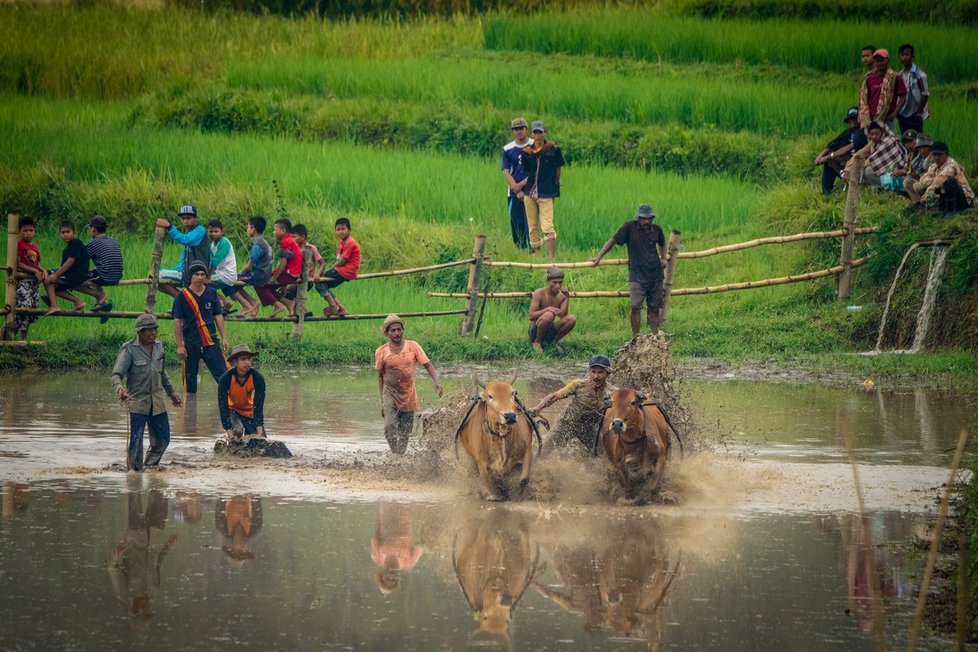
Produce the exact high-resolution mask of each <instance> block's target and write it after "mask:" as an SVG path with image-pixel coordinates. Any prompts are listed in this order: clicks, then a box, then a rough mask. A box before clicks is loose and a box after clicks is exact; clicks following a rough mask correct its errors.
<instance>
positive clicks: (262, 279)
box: [236, 215, 272, 318]
mask: <svg viewBox="0 0 978 652" xmlns="http://www.w3.org/2000/svg"><path fill="white" fill-rule="evenodd" d="M267 225H268V222H267V221H266V220H265V218H264V217H262V216H261V215H254V216H252V217H249V218H248V237H250V238H251V252H250V253H249V254H248V263H247V264H246V265H245V266H244V267H242V268H241V272H240V273H239V274H238V280H239V281H244V282H245V283H247V284H248V285H253V286H255V287H262V286H264V285H267V284H268V281H269V280H270V279H271V277H272V247H271V245H269V244H268V241H267V240H265V237H264V236H263V235H262V234H263V233H265V227H266V226H267ZM242 297H244V298H245V300H246V301H248V302H249V303H251V304H252V305H251V306H249V307H246V308H245V309H244V310H242V311H241V317H242V318H245V317H257V316H258V311H259V310H260V309H261V302H260V301H258V299H252V298H251V297H250V296H249V295H248V292H247V291H246V290H245V289H244V288H241V291H240V292H238V294H237V296H236V298H237V299H238V300H239V301H240V300H241V298H242ZM241 304H242V305H244V301H242V302H241Z"/></svg>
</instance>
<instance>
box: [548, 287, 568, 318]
mask: <svg viewBox="0 0 978 652" xmlns="http://www.w3.org/2000/svg"><path fill="white" fill-rule="evenodd" d="M559 296H560V298H559V299H558V300H557V302H558V303H557V306H556V307H551V310H553V312H554V315H555V316H556V317H557V318H558V319H563V318H564V317H566V316H567V311H568V310H569V309H570V293H569V292H567V288H560V295H559Z"/></svg>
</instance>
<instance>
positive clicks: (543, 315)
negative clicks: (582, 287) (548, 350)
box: [527, 267, 577, 355]
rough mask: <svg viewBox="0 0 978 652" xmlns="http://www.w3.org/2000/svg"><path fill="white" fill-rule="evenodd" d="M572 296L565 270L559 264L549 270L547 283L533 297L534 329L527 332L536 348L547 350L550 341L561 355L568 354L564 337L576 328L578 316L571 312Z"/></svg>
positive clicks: (531, 311) (531, 316) (531, 305)
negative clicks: (566, 281)
mask: <svg viewBox="0 0 978 652" xmlns="http://www.w3.org/2000/svg"><path fill="white" fill-rule="evenodd" d="M569 307H570V295H569V294H568V292H567V289H566V288H564V272H563V271H562V270H561V269H560V268H558V267H551V268H549V269H548V270H547V285H546V287H542V288H539V289H537V290H534V291H533V297H532V298H531V299H530V328H529V330H528V331H527V334H528V335H529V337H530V342H531V343H532V344H533V350H534V351H536V352H537V353H543V345H544V344H545V343H547V342H549V343H550V344H551V345H552V346H553V347H554V352H555V353H556V354H557V355H564V347H562V346H561V345H560V340H562V339H564V336H565V335H567V334H568V333H570V332H571V331H572V330H574V326H576V325H577V317H575V316H574V315H568V314H567V310H568V308H569Z"/></svg>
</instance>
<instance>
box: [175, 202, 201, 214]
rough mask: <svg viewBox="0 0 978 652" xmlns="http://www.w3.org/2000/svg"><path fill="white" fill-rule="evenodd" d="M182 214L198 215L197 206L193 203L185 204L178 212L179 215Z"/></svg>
mask: <svg viewBox="0 0 978 652" xmlns="http://www.w3.org/2000/svg"><path fill="white" fill-rule="evenodd" d="M181 215H193V216H194V217H197V207H196V206H194V205H193V204H184V205H183V206H181V207H180V210H179V211H178V212H177V216H178V217H179V216H181Z"/></svg>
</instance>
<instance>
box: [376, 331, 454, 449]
mask: <svg viewBox="0 0 978 652" xmlns="http://www.w3.org/2000/svg"><path fill="white" fill-rule="evenodd" d="M380 332H381V333H382V334H383V335H384V336H385V337H387V339H389V340H390V342H388V343H387V344H384V345H382V346H379V347H377V351H376V352H375V353H374V369H376V370H377V381H378V384H379V386H380V416H382V417H383V418H384V437H386V438H387V443H388V444H389V445H390V447H391V451H392V452H394V453H397V454H398V455H403V454H404V453H405V452H406V451H407V444H408V438H409V437H410V436H411V430H412V428H413V427H414V413H415V412H417V411H418V410H419V409H421V406H420V405H419V404H418V394H417V392H416V391H415V389H414V368H415V364H420V365H421V366H422V367H424V368H425V370H426V371H427V372H428V375H429V376H431V379H432V380H433V381H434V382H435V393H436V394H438V396H439V397H441V395H442V388H441V382H439V380H438V372H437V371H435V366H434V365H433V364H431V360H429V359H428V356H427V355H425V352H424V349H422V348H421V345H420V344H418V343H417V342H415V341H413V340H406V339H404V320H403V319H401V318H400V317H398V316H397V315H387V318H386V319H385V320H384V325H383V326H381V327H380Z"/></svg>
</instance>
